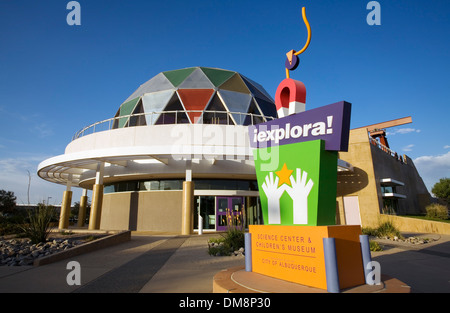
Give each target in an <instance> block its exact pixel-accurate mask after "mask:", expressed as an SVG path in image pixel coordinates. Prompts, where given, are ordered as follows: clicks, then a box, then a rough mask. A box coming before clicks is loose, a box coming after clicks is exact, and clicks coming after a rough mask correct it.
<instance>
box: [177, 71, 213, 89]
mask: <svg viewBox="0 0 450 313" xmlns="http://www.w3.org/2000/svg"><path fill="white" fill-rule="evenodd" d="M178 88H180V89H207V88H211V89H213V88H214V85H213V84H212V83H211V82H210V80H209V79H208V77H207V76H206V75H205V73H203V71H202V70H201V69H200V68H197V69H196V70H195V71H193V72H192V74H191V75H189V76H188V77H186V79H185V80H184V81H183V82H182V83H181V84H180V85H179V86H178Z"/></svg>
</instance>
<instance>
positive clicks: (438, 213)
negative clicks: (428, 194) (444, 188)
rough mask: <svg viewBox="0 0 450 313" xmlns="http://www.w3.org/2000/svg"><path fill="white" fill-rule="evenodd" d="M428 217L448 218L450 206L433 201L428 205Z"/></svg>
mask: <svg viewBox="0 0 450 313" xmlns="http://www.w3.org/2000/svg"><path fill="white" fill-rule="evenodd" d="M425 209H426V211H427V215H426V216H427V217H429V218H438V219H443V220H445V219H447V218H448V208H447V206H445V205H442V204H438V203H433V204H430V205H428V206H427V207H426V208H425Z"/></svg>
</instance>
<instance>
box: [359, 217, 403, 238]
mask: <svg viewBox="0 0 450 313" xmlns="http://www.w3.org/2000/svg"><path fill="white" fill-rule="evenodd" d="M362 233H363V234H364V235H369V236H373V237H390V238H393V237H398V238H403V236H402V235H401V234H400V231H399V230H398V229H397V228H396V227H395V226H394V224H393V223H392V222H389V221H387V222H384V223H382V224H380V225H379V226H378V227H377V228H371V227H365V228H363V229H362Z"/></svg>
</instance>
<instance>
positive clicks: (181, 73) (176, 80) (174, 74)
mask: <svg viewBox="0 0 450 313" xmlns="http://www.w3.org/2000/svg"><path fill="white" fill-rule="evenodd" d="M194 70H195V67H191V68H185V69H181V70H174V71H168V72H163V74H164V75H165V76H166V77H167V79H168V80H169V81H170V82H171V83H172V85H174V86H175V87H178V85H180V84H181V83H182V82H183V81H184V80H185V79H186V77H188V76H189V75H191V73H192V72H193V71H194Z"/></svg>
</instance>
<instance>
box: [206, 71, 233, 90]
mask: <svg viewBox="0 0 450 313" xmlns="http://www.w3.org/2000/svg"><path fill="white" fill-rule="evenodd" d="M201 69H202V71H203V73H205V75H206V76H207V77H208V78H209V80H210V81H211V82H212V83H213V84H214V86H216V87H218V86H219V85H221V84H223V83H224V82H226V81H227V80H228V79H229V78H230V77H231V76H233V75H234V72H230V71H224V70H219V69H213V68H207V67H201Z"/></svg>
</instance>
